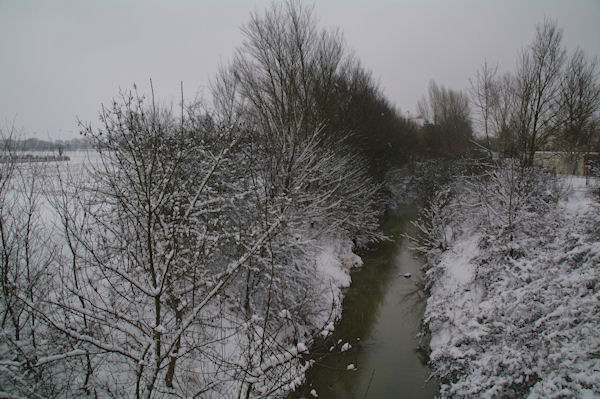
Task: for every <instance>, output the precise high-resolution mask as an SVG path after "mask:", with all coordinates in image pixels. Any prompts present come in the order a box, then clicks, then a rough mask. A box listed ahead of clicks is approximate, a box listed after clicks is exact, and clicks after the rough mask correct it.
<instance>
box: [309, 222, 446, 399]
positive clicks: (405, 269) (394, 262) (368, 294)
mask: <svg viewBox="0 0 600 399" xmlns="http://www.w3.org/2000/svg"><path fill="white" fill-rule="evenodd" d="M414 217H415V212H414V211H413V210H407V211H401V212H397V213H396V214H393V215H389V216H388V217H387V219H386V222H385V223H384V226H383V229H384V232H385V233H386V234H387V235H388V236H389V237H391V238H392V241H390V242H386V243H382V244H380V245H378V246H377V247H376V248H374V249H373V250H371V251H368V252H366V253H364V254H361V256H362V258H363V261H364V266H363V267H362V268H361V269H359V270H357V271H355V272H353V274H352V285H351V287H350V288H348V290H347V291H346V293H345V297H344V303H343V313H342V319H341V321H340V323H339V325H338V326H337V327H336V330H335V333H334V335H333V337H330V338H329V339H328V340H327V343H326V344H325V346H330V345H331V346H334V349H333V351H332V353H331V354H329V355H327V356H325V357H324V358H323V359H321V360H318V361H317V362H316V364H315V366H313V367H312V368H311V370H310V371H309V373H308V374H307V382H306V384H305V386H304V389H303V390H302V392H300V393H299V394H300V395H301V396H300V397H306V398H311V397H312V396H311V394H310V391H311V390H313V389H314V391H315V392H316V393H317V394H318V397H319V398H321V399H323V398H344V399H350V398H357V399H358V398H360V399H363V398H369V399H378V398H382V399H383V398H385V399H388V398H408V399H410V398H433V397H435V395H436V394H437V393H438V385H437V383H436V382H435V381H428V382H427V379H428V377H429V373H430V370H429V368H428V367H427V366H426V365H425V364H424V361H425V359H424V358H423V355H422V354H421V353H420V352H418V351H417V348H418V344H419V341H418V338H417V333H418V331H419V327H420V323H421V319H422V317H423V311H424V308H425V296H424V294H423V293H422V291H421V290H419V289H418V285H419V284H418V282H420V281H421V276H422V273H421V266H422V261H420V260H419V259H416V258H415V257H414V253H413V252H412V251H411V250H410V249H409V246H410V245H409V243H408V242H407V240H406V239H404V238H403V237H402V234H403V233H406V232H410V231H411V227H412V226H411V224H410V220H412V219H413V218H414ZM408 274H410V277H409V278H407V277H408ZM405 275H406V277H405ZM346 342H347V343H349V344H350V345H351V348H350V349H349V350H347V351H344V352H341V351H340V349H341V347H342V346H343V344H344V343H346ZM332 344H333V345H332ZM324 350H325V351H328V349H324ZM348 365H354V367H356V369H355V370H348ZM351 368H352V367H351Z"/></svg>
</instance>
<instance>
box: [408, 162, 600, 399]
mask: <svg viewBox="0 0 600 399" xmlns="http://www.w3.org/2000/svg"><path fill="white" fill-rule="evenodd" d="M425 216H426V218H424V219H423V220H422V221H421V223H420V226H421V230H423V232H424V233H426V234H425V235H424V238H422V241H421V245H422V247H421V249H422V250H424V251H425V252H426V254H427V258H428V270H427V284H428V289H429V291H430V297H429V299H428V302H427V308H426V312H425V326H426V328H427V329H428V330H429V332H430V333H431V342H430V347H431V354H430V361H431V365H432V368H433V374H434V375H435V376H436V377H439V378H440V380H441V395H442V396H443V397H478V398H479V397H484V398H492V397H494V398H495V397H530V398H547V397H594V396H597V395H600V356H599V354H600V329H599V328H598V326H599V325H600V268H599V267H598V266H599V265H600V228H599V226H600V207H599V204H598V203H597V202H596V200H595V199H594V195H593V194H592V193H590V190H589V188H588V187H586V186H585V180H584V179H581V178H575V177H569V178H552V177H551V176H548V175H547V174H545V173H542V172H539V171H532V170H529V171H523V170H520V169H519V168H517V167H515V166H511V165H507V166H505V167H503V168H498V169H495V170H492V171H491V172H489V173H487V174H485V175H484V176H479V177H477V178H460V179H458V181H457V182H455V184H454V185H453V186H452V188H448V189H446V190H444V191H443V192H441V193H440V194H439V195H438V197H437V198H436V200H434V201H433V203H432V205H431V207H430V208H429V209H428V212H427V213H426V215H425Z"/></svg>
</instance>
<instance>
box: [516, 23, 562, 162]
mask: <svg viewBox="0 0 600 399" xmlns="http://www.w3.org/2000/svg"><path fill="white" fill-rule="evenodd" d="M564 60H565V50H564V49H563V47H562V30H560V29H559V28H558V26H557V24H556V22H554V21H551V20H548V19H547V20H545V21H544V23H543V24H541V25H538V26H537V29H536V37H535V39H534V41H533V43H532V44H531V45H530V46H529V47H528V48H527V49H525V50H523V52H522V54H521V58H520V61H519V65H518V67H517V71H516V73H515V86H514V90H515V96H516V101H517V104H516V108H515V112H514V115H513V120H514V122H515V125H516V131H517V135H518V140H519V151H520V154H521V161H522V162H523V164H524V165H525V166H530V165H532V164H533V157H534V154H535V151H536V150H537V149H538V147H539V146H540V145H542V144H544V142H545V141H546V139H547V138H548V136H549V135H550V133H551V132H552V130H553V128H554V127H555V126H556V123H557V121H556V111H557V101H558V98H559V92H560V82H561V74H562V67H563V64H564Z"/></svg>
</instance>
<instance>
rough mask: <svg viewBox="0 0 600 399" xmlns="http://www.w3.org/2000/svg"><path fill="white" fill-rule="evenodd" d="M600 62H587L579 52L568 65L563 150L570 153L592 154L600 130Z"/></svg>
mask: <svg viewBox="0 0 600 399" xmlns="http://www.w3.org/2000/svg"><path fill="white" fill-rule="evenodd" d="M598 74H599V71H598V61H597V59H595V58H594V59H591V60H590V59H587V58H586V57H585V54H584V53H583V51H582V50H581V49H577V50H576V51H575V52H574V53H573V55H572V56H571V58H570V59H569V60H568V62H567V64H566V68H565V71H564V74H563V77H562V81H561V85H560V97H559V98H560V100H559V109H558V113H559V119H560V123H561V126H560V134H559V137H558V141H559V142H560V145H561V147H562V148H563V149H564V150H565V151H567V152H570V153H573V152H575V151H590V150H591V149H592V145H593V143H594V138H595V137H594V136H597V135H598V129H599V128H600V124H599V122H600V121H599V119H598V116H597V115H596V114H597V112H598V110H599V109H600V82H599V80H598V76H599V75H598Z"/></svg>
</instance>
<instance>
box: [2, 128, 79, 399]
mask: <svg viewBox="0 0 600 399" xmlns="http://www.w3.org/2000/svg"><path fill="white" fill-rule="evenodd" d="M15 136H16V132H15V129H14V127H13V126H11V127H9V128H7V129H2V128H0V139H1V140H2V149H1V154H0V327H1V330H2V332H1V333H0V396H3V397H31V398H41V397H57V396H62V395H64V394H65V392H66V391H67V390H68V389H69V386H70V384H71V381H69V380H68V379H67V380H60V379H58V380H57V379H54V378H52V377H53V376H54V375H56V374H58V373H53V372H52V370H53V369H54V368H56V369H60V365H59V364H58V363H60V362H59V361H58V360H60V359H55V360H56V361H53V360H52V358H51V355H53V354H54V353H55V351H56V350H60V349H61V348H60V347H61V346H63V345H64V344H63V343H62V342H60V341H59V340H55V337H53V334H52V331H50V330H49V329H48V326H47V325H46V324H45V323H44V321H43V319H42V318H41V317H39V315H38V314H36V313H35V312H31V311H30V309H29V307H28V306H27V305H26V303H25V302H37V301H39V299H40V298H44V297H47V296H48V295H51V293H52V287H53V271H52V268H51V265H52V264H53V261H54V258H55V255H56V253H55V243H54V242H53V234H52V231H51V229H50V228H49V227H47V226H45V225H44V222H45V220H44V218H43V208H44V206H45V204H44V203H43V196H42V187H43V186H44V178H43V176H44V173H43V170H42V167H43V166H41V165H39V164H37V163H27V162H24V158H23V157H19V156H18V154H17V153H16V151H15V148H14V143H15V141H16V140H15V139H16V137H15ZM66 346H68V344H67V345H66Z"/></svg>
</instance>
